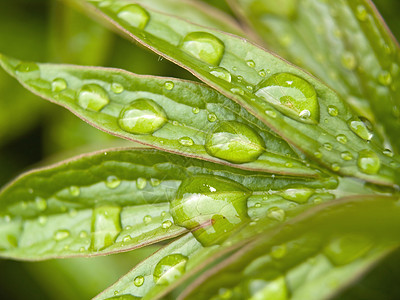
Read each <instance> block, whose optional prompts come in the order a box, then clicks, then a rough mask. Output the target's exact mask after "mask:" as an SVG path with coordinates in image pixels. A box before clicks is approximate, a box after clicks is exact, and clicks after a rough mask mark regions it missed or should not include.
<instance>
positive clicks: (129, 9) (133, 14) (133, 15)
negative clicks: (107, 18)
mask: <svg viewBox="0 0 400 300" xmlns="http://www.w3.org/2000/svg"><path fill="white" fill-rule="evenodd" d="M118 18H120V19H122V20H124V21H125V22H126V23H128V24H129V25H130V26H133V27H136V28H139V29H144V28H145V27H146V25H147V23H149V20H150V15H149V13H148V12H147V11H146V10H145V9H144V8H143V7H141V6H140V5H138V4H129V5H127V6H124V7H123V8H121V9H120V11H119V12H118Z"/></svg>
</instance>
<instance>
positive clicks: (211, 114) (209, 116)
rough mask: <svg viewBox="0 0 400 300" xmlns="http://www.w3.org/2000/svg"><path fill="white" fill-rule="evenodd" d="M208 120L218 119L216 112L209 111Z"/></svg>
mask: <svg viewBox="0 0 400 300" xmlns="http://www.w3.org/2000/svg"><path fill="white" fill-rule="evenodd" d="M207 119H208V121H210V122H215V121H217V116H216V115H215V114H214V113H209V114H208V116H207Z"/></svg>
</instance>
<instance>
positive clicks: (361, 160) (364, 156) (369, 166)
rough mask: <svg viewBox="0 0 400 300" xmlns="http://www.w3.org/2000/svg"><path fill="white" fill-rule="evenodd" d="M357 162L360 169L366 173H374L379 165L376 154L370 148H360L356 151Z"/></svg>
mask: <svg viewBox="0 0 400 300" xmlns="http://www.w3.org/2000/svg"><path fill="white" fill-rule="evenodd" d="M357 164H358V167H359V169H360V171H361V172H363V173H366V174H376V173H378V171H379V169H380V167H381V161H380V159H379V157H378V155H376V153H375V152H372V151H370V150H362V151H360V152H359V153H358V160H357Z"/></svg>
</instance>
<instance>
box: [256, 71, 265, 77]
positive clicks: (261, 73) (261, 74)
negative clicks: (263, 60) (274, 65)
mask: <svg viewBox="0 0 400 300" xmlns="http://www.w3.org/2000/svg"><path fill="white" fill-rule="evenodd" d="M258 75H260V76H261V77H265V76H266V75H267V72H265V70H261V71H260V72H258Z"/></svg>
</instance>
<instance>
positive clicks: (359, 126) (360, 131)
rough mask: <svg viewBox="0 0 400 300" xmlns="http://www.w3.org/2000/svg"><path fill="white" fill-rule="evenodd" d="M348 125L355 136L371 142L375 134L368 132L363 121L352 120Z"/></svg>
mask: <svg viewBox="0 0 400 300" xmlns="http://www.w3.org/2000/svg"><path fill="white" fill-rule="evenodd" d="M348 125H349V127H350V129H351V131H353V132H354V133H355V134H357V135H358V136H359V137H360V138H362V139H364V140H367V141H369V140H370V139H372V136H373V134H372V133H371V132H370V131H369V130H368V128H367V126H366V125H365V124H364V122H362V121H358V120H350V121H349V122H348Z"/></svg>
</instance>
